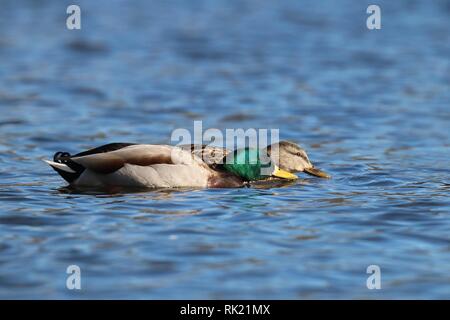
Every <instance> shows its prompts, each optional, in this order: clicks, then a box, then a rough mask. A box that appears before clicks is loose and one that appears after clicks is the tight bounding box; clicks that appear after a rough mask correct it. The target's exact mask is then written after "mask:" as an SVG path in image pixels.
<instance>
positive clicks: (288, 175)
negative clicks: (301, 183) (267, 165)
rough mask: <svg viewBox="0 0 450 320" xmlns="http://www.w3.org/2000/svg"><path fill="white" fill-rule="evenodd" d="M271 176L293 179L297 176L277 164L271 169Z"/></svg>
mask: <svg viewBox="0 0 450 320" xmlns="http://www.w3.org/2000/svg"><path fill="white" fill-rule="evenodd" d="M272 176H274V177H278V178H282V179H288V180H295V179H297V178H298V177H297V176H296V175H295V174H292V173H290V172H287V171H285V170H282V169H280V168H278V167H277V166H275V170H273V172H272Z"/></svg>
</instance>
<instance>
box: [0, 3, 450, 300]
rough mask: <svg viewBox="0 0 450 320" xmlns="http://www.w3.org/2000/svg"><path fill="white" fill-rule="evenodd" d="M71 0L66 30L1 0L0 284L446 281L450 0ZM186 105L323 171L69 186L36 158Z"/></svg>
mask: <svg viewBox="0 0 450 320" xmlns="http://www.w3.org/2000/svg"><path fill="white" fill-rule="evenodd" d="M77 3H78V4H79V5H80V6H81V8H82V30H79V31H69V30H67V29H66V28H65V19H66V14H65V10H66V6H67V5H68V4H66V3H64V2H61V1H39V2H35V1H22V2H20V4H19V3H17V2H16V1H2V3H1V10H0V108H1V109H0V110H1V113H0V298H63V299H72V298H146V299H156V298H160V299H161V298H177V299H182V298H193V299H197V298H276V299H278V298H287V299H299V298H389V299H391V298H427V299H428V298H444V299H445V298H449V294H450V273H449V270H450V242H449V240H450V239H449V234H450V221H449V218H450V200H449V191H450V178H449V176H450V175H449V158H450V134H449V127H450V111H449V102H450V90H449V89H450V86H449V84H450V65H449V57H450V34H449V30H450V4H449V2H448V1H433V2H431V1H430V2H426V1H395V2H393V1H378V3H379V4H380V6H381V8H382V29H381V30H378V31H369V30H368V29H367V28H366V24H365V20H366V17H367V14H366V13H365V11H366V8H367V6H368V5H369V4H370V3H369V2H366V1H282V2H281V1H277V2H276V1H271V2H269V1H264V2H262V1H250V0H249V1H181V0H180V1H152V2H150V1H133V5H132V6H131V5H130V4H129V3H128V2H125V1H95V3H94V2H93V1H78V2H77ZM193 120H202V121H203V125H204V127H205V128H208V127H215V128H220V129H225V128H279V129H280V136H281V138H282V139H289V140H293V141H296V142H298V143H300V144H301V145H302V146H303V147H305V149H306V150H307V151H308V153H309V156H310V158H311V159H312V161H313V162H314V163H315V164H316V165H317V166H319V167H321V168H323V169H325V170H326V171H327V172H330V173H331V174H332V175H333V179H331V180H324V179H318V178H314V177H310V176H305V175H300V176H301V179H299V180H298V181H297V182H295V183H294V184H290V185H286V186H283V187H278V188H270V189H261V188H243V189H227V190H176V191H170V190H158V191H145V192H144V191H140V192H120V193H116V194H107V193H98V192H94V193H93V192H74V191H73V190H69V189H67V188H65V183H64V182H63V181H62V180H61V178H60V177H59V176H57V175H56V174H55V172H53V171H52V170H51V169H50V168H48V167H47V166H46V165H45V164H44V163H43V162H42V161H40V160H41V159H42V158H49V157H51V156H52V155H53V153H54V152H56V151H68V152H71V153H74V152H78V151H81V150H84V149H86V148H90V147H94V146H98V145H101V144H104V143H108V142H121V141H122V142H140V143H170V142H171V141H170V134H171V132H172V130H174V129H176V128H187V129H192V126H193ZM71 264H76V265H78V266H80V268H81V271H82V290H80V291H70V290H67V289H66V286H65V282H66V277H67V274H66V273H65V272H66V268H67V266H68V265H71ZM369 265H378V266H380V268H381V272H382V289H381V290H368V289H367V287H366V279H367V277H368V275H367V274H366V268H367V266H369Z"/></svg>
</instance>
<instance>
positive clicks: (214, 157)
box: [179, 144, 230, 166]
mask: <svg viewBox="0 0 450 320" xmlns="http://www.w3.org/2000/svg"><path fill="white" fill-rule="evenodd" d="M179 147H180V148H182V149H183V150H187V151H190V152H191V153H192V154H193V155H195V156H197V157H198V158H200V159H202V160H203V161H204V162H205V163H206V164H208V165H209V166H214V165H216V164H221V163H222V160H223V158H224V157H225V156H226V155H227V154H228V153H230V150H228V149H226V148H220V147H215V146H210V145H205V144H184V145H180V146H179Z"/></svg>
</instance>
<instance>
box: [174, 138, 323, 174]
mask: <svg viewBox="0 0 450 320" xmlns="http://www.w3.org/2000/svg"><path fill="white" fill-rule="evenodd" d="M180 147H181V148H183V149H185V150H190V151H191V152H192V154H195V155H196V156H198V157H199V158H201V159H203V161H205V162H206V163H207V164H208V165H210V166H212V167H214V166H215V165H216V164H219V163H222V161H223V158H224V157H225V156H226V155H228V154H229V153H230V150H228V149H226V148H220V147H215V146H209V145H196V144H191V145H182V146H180ZM264 153H267V154H268V155H269V156H270V158H271V160H272V162H273V163H275V164H277V165H278V166H279V167H280V169H282V170H285V171H288V172H291V173H294V172H305V173H307V174H310V175H313V176H316V177H320V178H330V175H329V174H327V173H325V172H323V171H321V170H319V169H317V168H316V167H314V165H313V164H312V163H311V161H310V160H309V158H308V155H307V154H306V151H305V150H303V149H302V148H301V147H300V146H299V145H298V144H296V143H294V142H290V141H280V142H278V143H274V144H271V145H269V146H268V147H267V148H265V149H263V150H262V154H264Z"/></svg>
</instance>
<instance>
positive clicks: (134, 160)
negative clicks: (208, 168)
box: [70, 144, 204, 174]
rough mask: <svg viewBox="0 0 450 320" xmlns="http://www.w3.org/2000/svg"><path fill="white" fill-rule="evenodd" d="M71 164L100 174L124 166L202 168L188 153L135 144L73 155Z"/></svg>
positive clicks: (197, 160)
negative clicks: (107, 150)
mask: <svg viewBox="0 0 450 320" xmlns="http://www.w3.org/2000/svg"><path fill="white" fill-rule="evenodd" d="M70 159H71V160H72V161H73V162H75V163H76V164H78V165H81V166H83V167H84V168H86V169H89V170H91V171H94V172H96V173H100V174H109V173H112V172H115V171H117V170H119V169H121V168H122V167H123V166H124V165H126V164H129V165H135V166H142V167H147V166H152V165H157V164H169V165H188V164H189V165H195V166H202V165H203V166H204V164H203V163H202V161H201V160H200V159H198V158H196V157H194V156H192V155H191V154H190V153H188V152H186V151H184V150H182V149H180V148H177V147H173V146H168V145H149V144H135V145H129V146H126V147H124V148H121V149H118V150H114V151H110V152H101V153H94V154H86V155H83V154H81V156H80V155H75V156H73V157H71V158H70Z"/></svg>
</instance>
